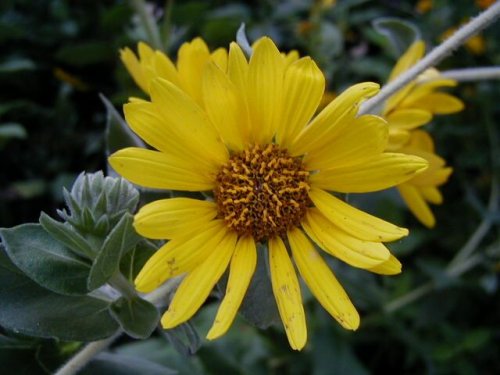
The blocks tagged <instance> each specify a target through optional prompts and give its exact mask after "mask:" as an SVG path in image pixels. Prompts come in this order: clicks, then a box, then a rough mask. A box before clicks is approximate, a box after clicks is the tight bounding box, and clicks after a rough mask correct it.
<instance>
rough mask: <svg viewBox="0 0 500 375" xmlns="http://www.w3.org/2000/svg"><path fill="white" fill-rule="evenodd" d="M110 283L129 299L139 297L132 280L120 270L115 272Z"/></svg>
mask: <svg viewBox="0 0 500 375" xmlns="http://www.w3.org/2000/svg"><path fill="white" fill-rule="evenodd" d="M109 285H111V286H112V287H113V288H115V289H116V290H117V291H119V292H120V294H121V295H122V296H124V297H126V298H128V299H131V298H135V297H137V293H136V291H135V289H134V287H133V286H132V284H130V282H129V281H128V280H127V279H126V278H125V276H123V275H122V273H121V272H120V271H117V272H115V274H114V275H113V276H111V278H110V279H109Z"/></svg>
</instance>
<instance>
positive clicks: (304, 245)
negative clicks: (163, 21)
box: [109, 37, 427, 350]
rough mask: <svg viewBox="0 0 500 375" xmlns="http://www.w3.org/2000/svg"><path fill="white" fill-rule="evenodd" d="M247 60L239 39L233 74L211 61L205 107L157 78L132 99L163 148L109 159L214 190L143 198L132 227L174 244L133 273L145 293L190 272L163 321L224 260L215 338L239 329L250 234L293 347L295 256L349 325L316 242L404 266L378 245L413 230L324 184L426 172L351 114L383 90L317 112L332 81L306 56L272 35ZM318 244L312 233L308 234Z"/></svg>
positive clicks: (149, 183) (367, 120)
mask: <svg viewBox="0 0 500 375" xmlns="http://www.w3.org/2000/svg"><path fill="white" fill-rule="evenodd" d="M253 47H254V48H253V54H252V56H251V58H250V60H249V61H247V59H246V58H245V56H244V54H243V52H242V50H241V49H240V47H239V46H238V45H237V44H236V43H232V44H231V46H230V49H229V53H228V64H227V72H225V71H224V70H223V69H221V68H220V66H218V65H217V64H216V63H214V62H209V63H207V64H206V66H205V68H204V69H203V72H202V77H201V94H202V102H203V104H202V105H199V104H198V102H197V101H196V99H195V98H194V97H192V96H190V95H188V94H187V93H186V92H185V91H183V90H182V89H180V88H179V87H178V86H177V85H175V84H174V83H172V82H171V81H168V80H165V79H162V78H155V79H153V80H152V83H151V85H150V90H149V91H150V95H151V101H139V102H137V101H133V102H131V103H128V104H126V105H125V109H124V110H125V116H126V119H127V121H128V123H129V125H130V127H131V128H132V129H133V130H134V131H135V132H136V133H137V134H138V135H139V136H140V137H141V138H142V139H144V140H145V141H146V142H147V143H149V144H150V145H151V146H152V147H154V148H155V149H156V150H149V149H141V148H126V149H123V150H120V151H118V152H116V153H115V154H113V155H112V156H111V157H110V159H109V161H110V163H111V165H112V167H113V168H114V169H115V170H116V171H117V172H118V173H120V174H121V175H122V176H124V177H125V178H127V179H128V180H130V181H131V182H133V183H136V184H138V185H142V186H145V187H149V188H157V189H171V190H182V191H203V192H208V193H211V194H212V196H213V198H212V199H208V200H197V199H191V198H169V199H163V200H158V201H155V202H152V203H149V204H147V205H146V206H144V207H142V208H141V209H140V211H139V212H138V213H137V215H136V216H135V221H134V225H135V228H136V230H137V231H138V233H140V234H142V235H143V236H145V237H149V238H153V239H167V240H169V241H168V242H167V243H166V244H165V245H164V246H162V247H161V248H160V249H159V250H158V251H157V252H156V253H155V254H154V255H153V256H152V257H151V258H150V259H149V260H148V262H147V263H146V265H145V266H144V268H143V269H142V270H141V272H140V273H139V275H138V276H137V278H136V280H135V285H136V288H137V290H139V291H141V292H150V291H152V290H154V289H155V288H157V287H158V286H160V285H161V284H162V283H164V282H165V281H166V280H167V279H169V278H171V277H174V276H177V275H183V274H185V277H184V279H183V281H182V282H181V284H180V286H179V288H178V289H177V291H176V293H175V296H174V298H173V300H172V302H171V304H170V306H169V308H168V311H167V312H166V313H165V314H164V315H163V317H162V319H161V323H162V325H163V327H165V328H171V327H175V326H177V325H179V324H181V323H183V322H185V321H187V320H188V319H190V318H191V317H192V316H193V315H194V314H195V313H196V311H197V310H198V309H199V308H200V307H201V305H202V304H203V303H204V301H205V300H206V298H207V297H208V295H209V294H210V292H211V290H212V289H213V287H214V285H215V284H216V283H217V281H218V280H219V278H220V277H221V276H222V274H223V273H224V272H225V271H226V269H227V268H228V267H229V279H228V283H227V289H226V293H225V297H224V298H223V300H222V303H221V305H220V307H219V310H218V312H217V316H216V318H215V321H214V324H213V326H212V328H211V329H210V331H209V332H208V335H207V338H208V339H215V338H217V337H219V336H221V335H223V334H224V333H225V332H226V331H227V329H228V328H229V326H230V325H231V323H232V321H233V319H234V317H235V315H236V313H237V311H238V309H239V306H240V304H241V302H242V300H243V298H244V296H245V293H246V290H247V288H248V285H249V283H250V280H251V278H252V275H253V273H254V270H255V265H256V260H257V256H264V255H265V254H257V250H256V243H258V242H261V243H267V244H268V248H269V252H268V253H269V267H270V274H271V283H272V287H273V292H274V296H275V298H276V302H277V306H278V310H279V313H280V316H281V319H282V321H283V324H284V328H285V331H286V334H287V337H288V340H289V342H290V345H291V347H292V348H293V349H297V350H299V349H301V348H302V347H303V346H304V345H305V343H306V339H307V331H306V320H305V314H304V309H303V305H302V297H301V292H300V285H299V281H298V279H297V275H296V271H295V268H294V265H293V263H292V259H291V257H292V258H293V261H294V263H295V265H296V267H297V268H298V271H299V273H300V274H301V276H302V278H303V279H304V281H305V283H306V284H307V285H308V287H309V288H310V290H311V292H312V293H313V295H314V296H315V297H316V298H317V299H318V301H319V302H320V303H321V304H322V306H323V307H324V308H325V309H326V310H327V311H328V312H329V313H330V314H331V315H332V316H333V317H334V318H335V319H337V321H338V322H339V323H340V324H341V325H342V326H343V327H345V328H347V329H351V330H355V329H357V328H358V325H359V315H358V313H357V311H356V309H355V308H354V306H353V305H352V303H351V301H350V300H349V297H348V296H347V294H346V293H345V291H344V289H343V288H342V286H341V285H340V284H339V282H338V281H337V279H336V278H335V276H334V275H333V273H332V272H331V270H330V269H329V267H328V266H327V263H326V262H325V261H324V260H323V256H322V255H321V254H320V253H319V252H318V251H317V250H316V248H315V246H314V245H313V242H314V243H315V244H316V245H317V246H318V247H320V248H321V249H323V250H324V251H325V253H327V254H330V255H333V256H335V257H337V258H339V259H340V260H342V261H344V262H346V263H348V264H350V265H352V266H354V267H358V268H363V269H367V270H369V271H372V272H376V273H379V274H388V275H390V274H397V273H399V272H401V264H400V263H399V261H398V260H397V259H396V258H395V257H394V256H392V255H391V254H390V252H389V250H388V249H387V248H386V247H385V246H384V244H383V242H385V241H393V240H397V239H399V238H401V237H403V236H405V235H407V234H408V231H407V230H406V229H404V228H399V227H397V226H395V225H393V224H390V223H388V222H385V221H383V220H381V219H378V218H376V217H374V216H371V215H369V214H367V213H364V212H362V211H360V210H358V209H356V208H354V207H352V206H350V205H349V204H347V203H345V202H343V201H342V200H341V199H339V198H337V197H336V196H335V195H333V194H331V193H329V192H333V191H334V192H339V193H349V192H357V193H363V192H370V191H375V190H381V189H385V188H388V187H391V186H394V185H397V184H399V183H401V182H404V181H406V180H408V179H410V178H411V177H412V176H414V175H415V174H416V173H418V172H419V171H422V170H423V169H425V168H426V167H427V162H426V161H425V160H423V159H422V158H420V157H417V156H411V155H403V154H398V153H388V152H385V151H384V150H385V149H386V147H387V124H386V122H385V121H384V120H383V119H382V118H380V117H378V116H374V115H365V116H359V117H358V116H357V112H358V108H359V105H360V103H361V102H363V101H364V100H365V99H366V98H368V97H371V96H373V95H375V94H376V93H377V92H378V89H379V86H378V85H377V84H375V83H370V82H367V83H360V84H357V85H354V86H352V87H351V88H349V89H347V90H346V91H345V92H343V93H342V94H340V95H339V96H338V97H337V98H336V99H335V100H334V101H332V102H331V103H330V104H329V105H328V106H327V107H326V108H325V109H324V110H323V111H321V112H320V113H319V114H318V115H317V116H315V117H314V118H313V116H314V113H315V112H316V109H317V107H318V105H319V103H320V101H321V98H322V96H323V92H324V86H325V79H324V76H323V74H322V73H321V71H320V69H319V68H318V67H317V66H316V64H315V63H314V61H312V60H311V59H310V58H309V57H305V58H301V59H297V60H295V61H294V62H290V61H288V60H287V58H286V56H284V55H282V54H280V52H279V51H278V49H277V48H276V46H275V45H274V43H273V42H272V41H271V39H269V38H267V37H264V38H261V39H259V40H258V41H257V42H256V43H255V44H254V46H253ZM311 240H312V241H311Z"/></svg>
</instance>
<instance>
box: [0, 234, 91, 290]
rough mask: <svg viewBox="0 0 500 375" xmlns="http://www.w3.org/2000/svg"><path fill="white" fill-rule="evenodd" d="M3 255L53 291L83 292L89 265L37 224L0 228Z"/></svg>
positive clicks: (85, 288) (85, 287) (85, 286)
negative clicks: (5, 254)
mask: <svg viewBox="0 0 500 375" xmlns="http://www.w3.org/2000/svg"><path fill="white" fill-rule="evenodd" d="M0 236H1V237H2V242H3V244H4V246H5V249H6V251H7V254H8V255H9V257H10V259H11V260H12V261H13V262H14V264H15V265H16V266H17V267H18V268H19V269H20V270H21V271H22V272H24V273H25V274H26V275H27V276H28V277H29V278H31V279H32V280H34V281H35V282H37V283H38V284H39V285H41V286H43V287H44V288H47V289H49V290H51V291H53V292H56V293H60V294H65V295H82V294H87V293H88V289H87V278H88V276H89V273H90V264H89V263H88V262H87V261H86V260H85V259H83V258H81V257H79V256H78V255H76V254H75V253H74V252H72V251H71V250H70V249H68V248H67V247H66V246H64V245H63V244H62V243H60V242H59V241H57V240H56V239H54V238H52V236H51V235H50V234H48V233H47V232H46V231H45V230H44V229H43V228H42V226H41V225H40V224H22V225H18V226H16V227H13V228H9V229H5V228H4V229H0Z"/></svg>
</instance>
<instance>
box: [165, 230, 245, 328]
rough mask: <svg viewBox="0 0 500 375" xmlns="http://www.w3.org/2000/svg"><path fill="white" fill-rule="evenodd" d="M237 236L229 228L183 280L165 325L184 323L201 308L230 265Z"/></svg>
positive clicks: (171, 325) (168, 311) (171, 304)
mask: <svg viewBox="0 0 500 375" xmlns="http://www.w3.org/2000/svg"><path fill="white" fill-rule="evenodd" d="M237 238H238V236H237V235H236V233H235V232H227V233H226V235H225V236H224V238H223V239H222V241H221V242H220V243H219V244H218V246H217V248H216V249H213V251H212V252H211V253H210V255H209V256H208V257H207V258H206V260H205V261H204V262H203V263H201V264H200V265H199V266H197V267H196V268H195V269H194V270H192V271H191V272H189V273H188V275H187V276H186V277H185V278H184V280H182V282H181V284H180V285H179V288H178V289H177V291H176V292H175V295H174V298H173V299H172V302H171V303H170V305H169V307H168V310H167V312H166V313H165V314H163V316H162V318H161V325H162V327H163V328H165V329H168V328H173V327H175V326H177V325H179V324H181V323H184V322H185V321H186V320H188V319H190V318H191V317H192V316H193V315H194V314H195V313H196V311H198V309H199V308H200V306H201V305H202V304H203V302H205V300H206V299H207V297H208V295H209V294H210V292H211V291H212V289H213V288H214V286H215V284H216V283H217V281H219V279H220V277H221V276H222V274H223V273H224V271H225V270H226V269H227V266H228V264H229V261H230V260H231V256H232V255H233V251H234V246H235V245H236V240H237Z"/></svg>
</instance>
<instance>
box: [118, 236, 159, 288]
mask: <svg viewBox="0 0 500 375" xmlns="http://www.w3.org/2000/svg"><path fill="white" fill-rule="evenodd" d="M158 248H159V245H155V244H154V243H152V242H151V241H149V240H146V239H142V240H141V241H139V243H138V244H137V245H136V246H135V248H133V249H132V250H130V251H129V252H128V253H127V254H125V256H124V257H123V258H122V261H121V262H120V272H121V273H122V274H123V275H124V276H125V277H126V278H127V280H129V281H131V282H132V281H134V280H135V278H136V276H137V275H138V274H139V271H140V270H141V269H142V267H144V265H145V264H146V262H147V260H148V259H149V258H151V256H153V254H154V253H155V252H156V251H157V250H158Z"/></svg>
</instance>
